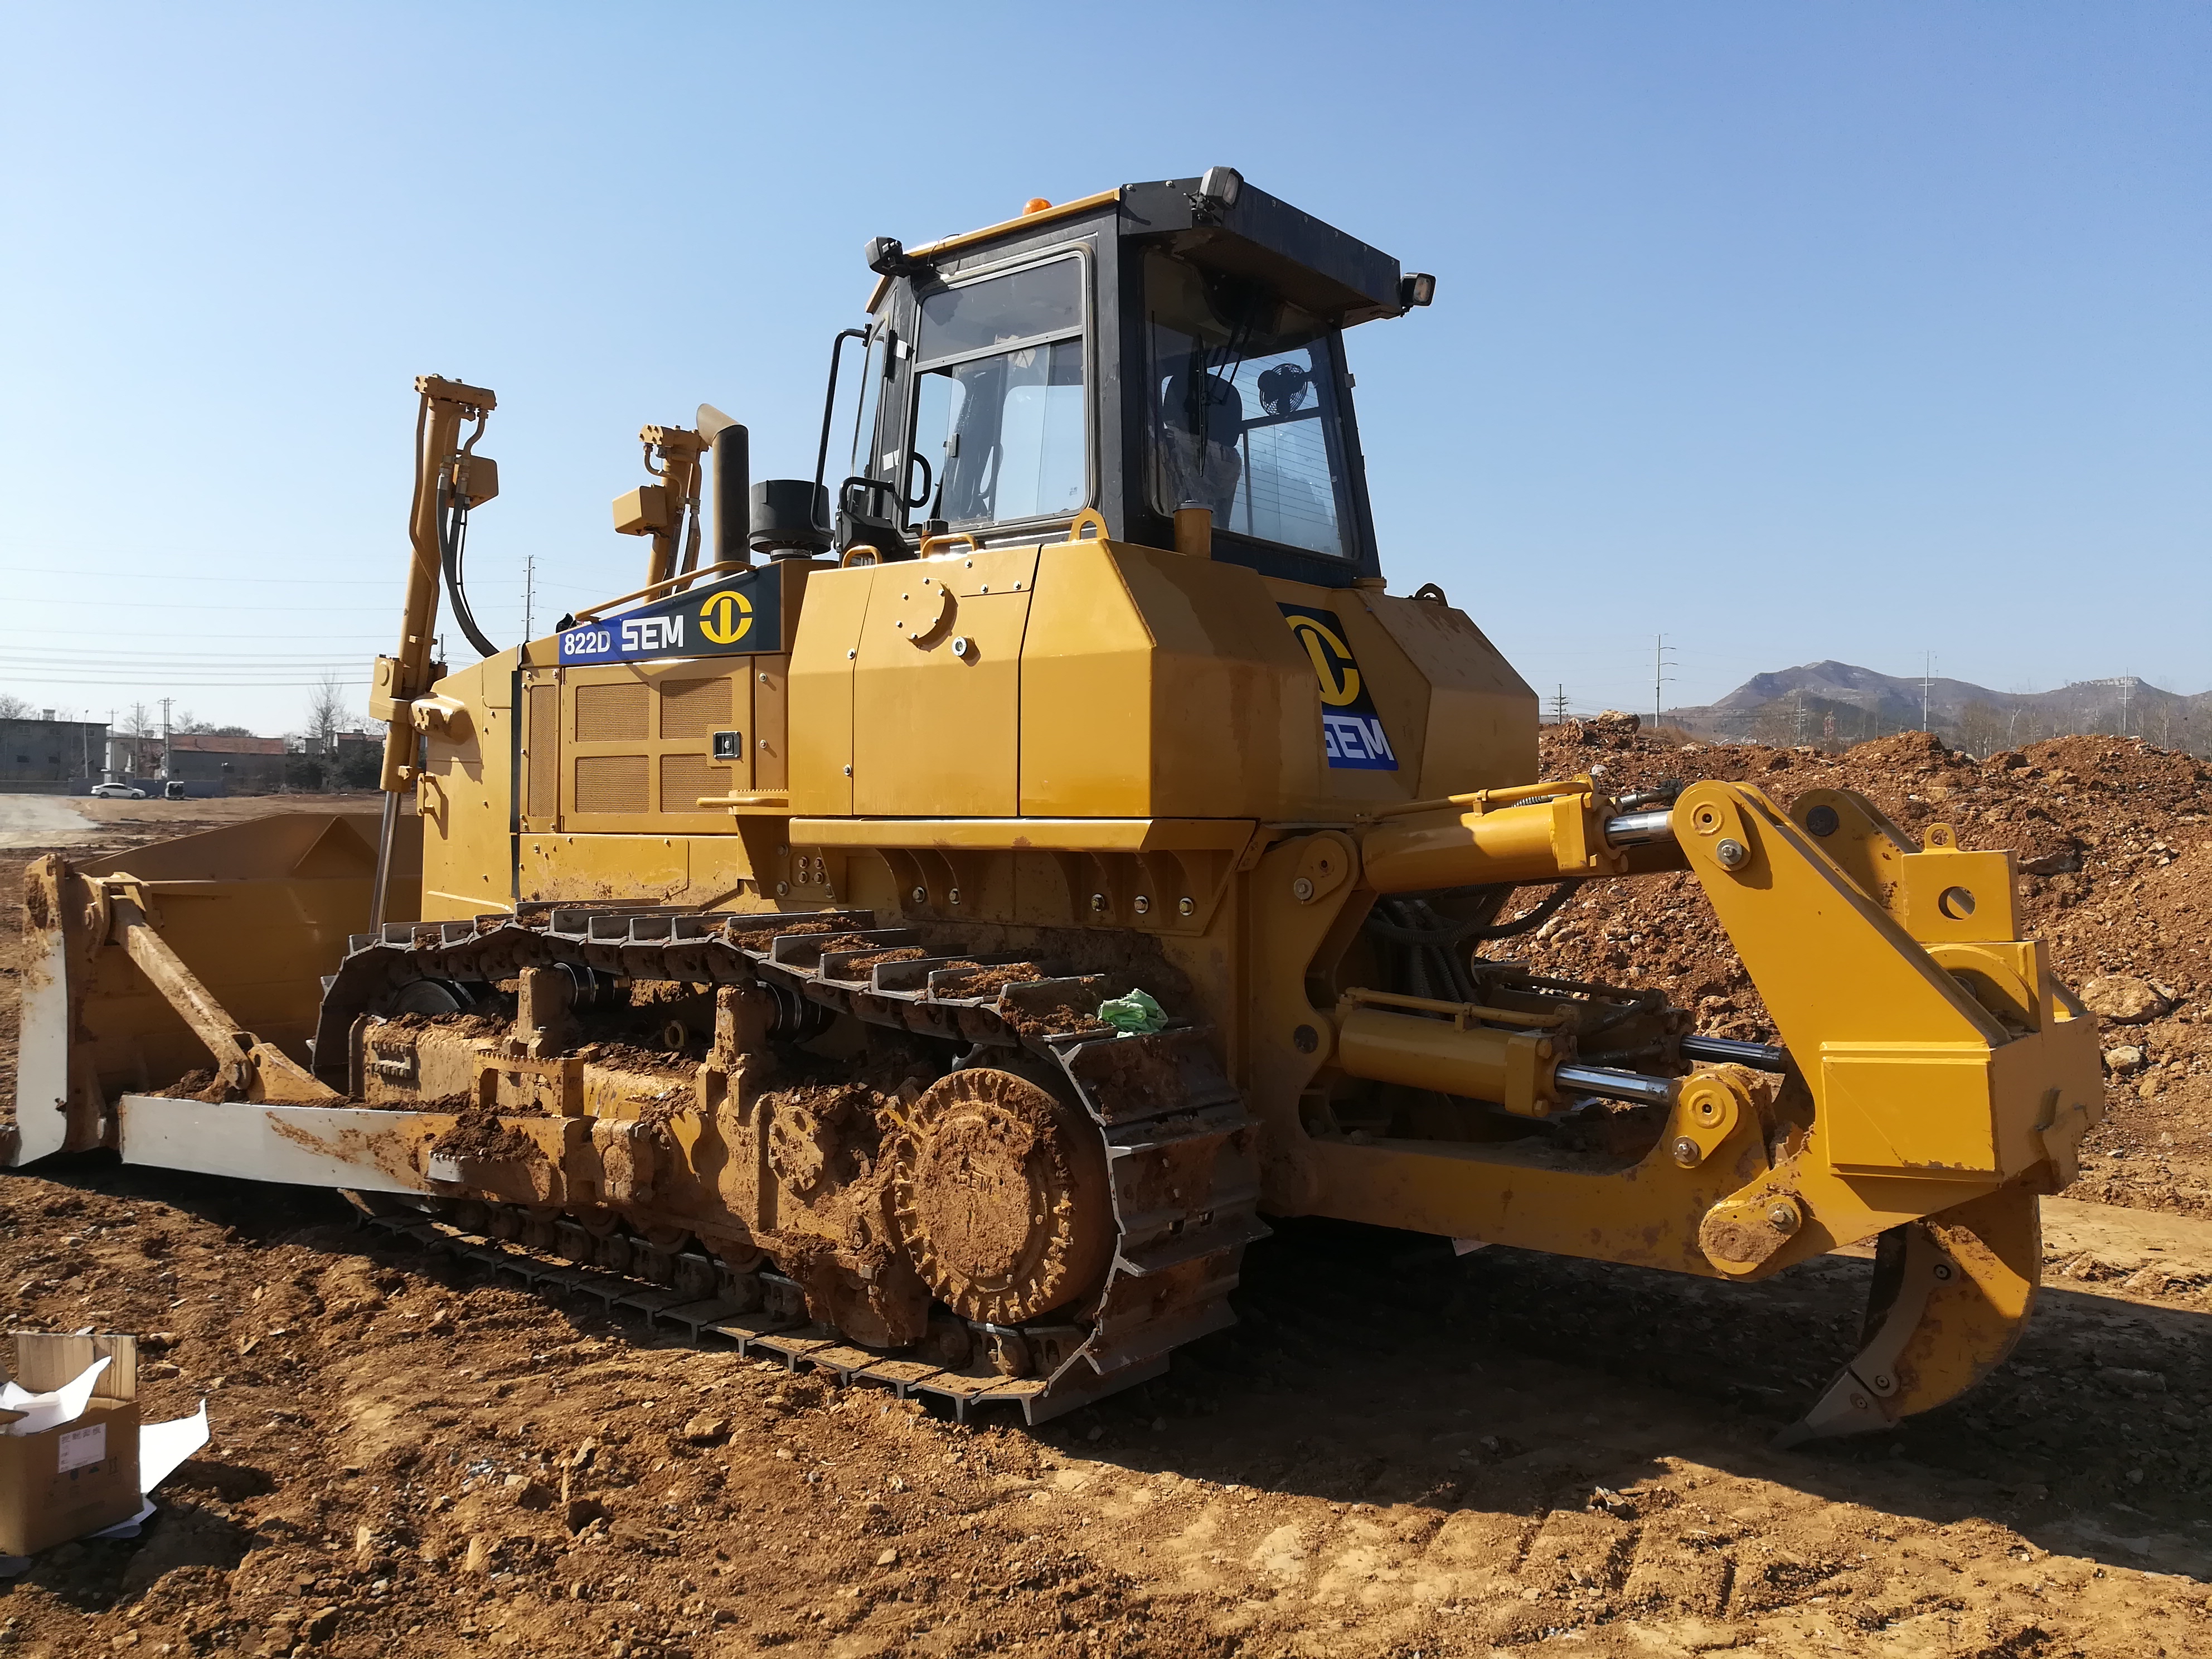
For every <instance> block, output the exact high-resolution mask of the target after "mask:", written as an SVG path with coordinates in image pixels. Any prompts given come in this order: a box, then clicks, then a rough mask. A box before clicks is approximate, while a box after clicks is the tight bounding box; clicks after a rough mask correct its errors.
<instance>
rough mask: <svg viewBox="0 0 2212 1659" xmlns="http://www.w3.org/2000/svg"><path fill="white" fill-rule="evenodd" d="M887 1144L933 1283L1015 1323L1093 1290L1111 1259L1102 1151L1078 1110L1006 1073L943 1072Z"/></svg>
mask: <svg viewBox="0 0 2212 1659" xmlns="http://www.w3.org/2000/svg"><path fill="white" fill-rule="evenodd" d="M893 1158H894V1160H895V1163H894V1174H893V1177H892V1204H893V1207H894V1212H895V1213H896V1217H897V1220H898V1226H899V1231H900V1235H901V1237H902V1239H903V1240H904V1242H905V1243H906V1247H907V1249H908V1253H909V1254H910V1255H911V1256H912V1258H913V1261H914V1263H915V1268H916V1270H917V1271H919V1272H920V1273H921V1277H922V1279H923V1280H924V1282H926V1283H927V1285H928V1286H929V1288H930V1290H931V1291H932V1292H933V1294H934V1295H935V1296H936V1297H938V1299H939V1301H941V1302H943V1303H945V1304H946V1305H947V1306H948V1307H951V1309H953V1310H955V1311H956V1312H957V1313H959V1314H961V1315H962V1316H964V1317H966V1318H969V1319H973V1320H980V1321H982V1322H986V1323H988V1324H994V1325H1012V1324H1018V1323H1019V1322H1022V1321H1024V1320H1027V1319H1034V1318H1036V1316H1038V1315H1040V1314H1042V1313H1046V1312H1048V1311H1050V1310H1053V1309H1054V1308H1060V1307H1065V1306H1066V1305H1067V1304H1070V1303H1073V1302H1075V1301H1077V1300H1079V1298H1081V1297H1085V1296H1088V1295H1089V1294H1090V1293H1091V1292H1092V1291H1095V1290H1096V1289H1097V1285H1098V1284H1099V1281H1100V1280H1101V1279H1103V1276H1104V1274H1105V1272H1106V1268H1107V1266H1108V1264H1109V1262H1110V1261H1112V1259H1113V1253H1114V1237H1115V1219H1114V1207H1113V1201H1112V1196H1111V1194H1110V1192H1109V1187H1108V1183H1107V1178H1106V1158H1105V1152H1104V1149H1103V1146H1101V1144H1100V1141H1099V1138H1098V1133H1097V1130H1096V1129H1095V1128H1094V1127H1092V1126H1091V1124H1090V1122H1088V1121H1086V1120H1085V1116H1084V1115H1083V1113H1082V1112H1081V1111H1080V1110H1079V1109H1078V1108H1077V1107H1075V1106H1073V1105H1072V1104H1070V1103H1067V1102H1066V1101H1064V1100H1061V1099H1060V1098H1059V1097H1057V1096H1055V1095H1054V1094H1053V1093H1051V1092H1050V1091H1048V1090H1046V1089H1044V1088H1042V1087H1040V1086H1039V1085H1036V1084H1035V1083H1032V1082H1030V1080H1029V1079H1027V1078H1024V1077H1020V1076H1018V1075H1016V1074H1015V1073H1012V1072H1006V1071H1000V1070H997V1069H994V1068H993V1067H989V1066H971V1067H968V1068H964V1069H963V1070H960V1071H957V1072H954V1073H951V1074H949V1075H947V1076H945V1077H943V1078H940V1079H938V1081H937V1082H935V1083H934V1084H933V1085H930V1086H929V1088H927V1090H925V1091H923V1092H922V1093H921V1096H920V1097H918V1098H917V1099H916V1100H915V1102H914V1103H913V1104H912V1105H911V1106H910V1107H909V1108H908V1111H907V1122H906V1127H905V1129H904V1131H903V1133H901V1134H900V1135H899V1136H898V1137H897V1138H896V1148H895V1151H894V1152H893Z"/></svg>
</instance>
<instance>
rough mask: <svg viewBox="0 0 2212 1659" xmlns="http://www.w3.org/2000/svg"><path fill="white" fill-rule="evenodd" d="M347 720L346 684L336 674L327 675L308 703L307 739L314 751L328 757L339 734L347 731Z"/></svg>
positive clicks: (319, 683)
mask: <svg viewBox="0 0 2212 1659" xmlns="http://www.w3.org/2000/svg"><path fill="white" fill-rule="evenodd" d="M346 720H347V714H346V696H345V682H344V681H343V680H341V679H340V678H338V677H337V675H336V674H334V673H332V674H325V675H324V676H323V678H321V679H320V680H319V681H318V682H317V683H316V685H315V695H314V696H313V698H312V699H310V700H309V702H308V703H307V738H308V743H309V745H310V747H311V749H312V750H313V752H314V753H316V754H319V755H324V756H327V755H328V754H329V753H330V752H331V747H332V745H333V743H334V742H335V740H336V738H337V734H338V733H339V732H342V731H343V730H344V729H345V726H346Z"/></svg>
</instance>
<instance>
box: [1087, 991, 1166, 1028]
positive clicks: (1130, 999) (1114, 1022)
mask: <svg viewBox="0 0 2212 1659" xmlns="http://www.w3.org/2000/svg"><path fill="white" fill-rule="evenodd" d="M1098 1018H1100V1019H1102V1020H1103V1021H1104V1022H1105V1023H1106V1024H1109V1025H1110V1026H1112V1027H1113V1028H1114V1029H1115V1030H1117V1031H1119V1032H1120V1033H1121V1035H1122V1036H1145V1035H1146V1034H1147V1033H1148V1032H1152V1031H1157V1030H1162V1029H1163V1028H1164V1027H1165V1025H1166V1024H1167V1023H1168V1017H1167V1011H1166V1010H1165V1009H1164V1008H1162V1007H1161V1006H1160V1005H1159V1004H1158V1003H1157V1002H1155V1001H1153V1000H1152V998H1151V997H1150V996H1148V995H1146V994H1145V993H1144V992H1143V991H1132V992H1130V993H1129V994H1128V995H1127V996H1125V997H1110V998H1109V999H1108V1000H1106V1001H1104V1002H1102V1003H1100V1004H1099V1005H1098Z"/></svg>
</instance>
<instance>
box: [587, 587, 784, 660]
mask: <svg viewBox="0 0 2212 1659" xmlns="http://www.w3.org/2000/svg"><path fill="white" fill-rule="evenodd" d="M782 592H783V590H782V577H781V573H780V572H777V571H775V569H773V568H769V569H749V570H745V571H743V572H740V573H739V574H737V575H734V576H731V577H728V578H726V579H725V580H721V581H717V582H714V585H713V586H708V587H704V588H695V589H694V590H693V591H692V592H689V593H671V594H670V595H669V596H668V597H667V598H665V599H655V600H653V602H652V603H651V604H649V605H639V606H638V607H637V608H636V609H635V610H634V611H623V612H622V613H621V614H620V615H619V616H613V617H602V618H600V619H599V620H597V621H594V622H588V623H584V624H582V625H581V626H580V627H576V628H569V629H563V630H562V634H561V660H562V662H563V663H564V664H565V663H603V662H640V661H647V660H651V659H654V658H663V657H719V656H736V655H738V654H740V653H747V652H753V651H779V650H781V649H782V648H783V606H782Z"/></svg>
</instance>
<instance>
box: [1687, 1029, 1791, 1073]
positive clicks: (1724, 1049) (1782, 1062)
mask: <svg viewBox="0 0 2212 1659" xmlns="http://www.w3.org/2000/svg"><path fill="white" fill-rule="evenodd" d="M1682 1058H1683V1059H1685V1060H1707V1061H1710V1062H1711V1063H1712V1064H1714V1065H1717V1066H1750V1067H1752V1068H1753V1070H1754V1071H1760V1072H1786V1071H1788V1070H1789V1069H1790V1051H1789V1050H1788V1049H1787V1048H1783V1047H1781V1046H1780V1045H1779V1044H1777V1043H1771V1042H1737V1041H1736V1040H1735V1038H1734V1037H1716V1036H1686V1037H1684V1038H1683V1039H1682Z"/></svg>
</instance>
